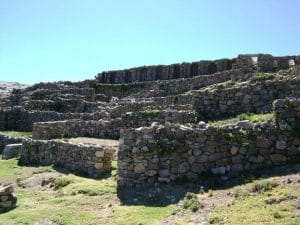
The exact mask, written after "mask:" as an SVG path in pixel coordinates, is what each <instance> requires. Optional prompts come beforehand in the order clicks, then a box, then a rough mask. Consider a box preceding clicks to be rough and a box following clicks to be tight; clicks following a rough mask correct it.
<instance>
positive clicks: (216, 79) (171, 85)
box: [95, 70, 246, 98]
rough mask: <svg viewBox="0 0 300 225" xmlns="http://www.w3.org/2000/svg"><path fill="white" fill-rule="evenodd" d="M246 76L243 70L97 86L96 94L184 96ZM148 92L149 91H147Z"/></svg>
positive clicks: (100, 84) (99, 84)
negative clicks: (186, 93)
mask: <svg viewBox="0 0 300 225" xmlns="http://www.w3.org/2000/svg"><path fill="white" fill-rule="evenodd" d="M244 76H246V75H245V74H243V73H242V72H241V70H230V71H223V72H217V73H215V74H212V75H201V76H195V77H191V78H181V79H173V80H161V81H148V82H140V83H128V84H105V83H104V84H103V83H98V84H96V86H95V89H96V93H102V94H104V95H106V96H117V97H126V96H135V97H144V98H145V97H147V98H148V97H162V96H169V95H177V94H182V93H184V92H187V91H190V90H196V89H199V88H202V87H205V86H208V85H211V84H216V83H220V82H224V81H227V80H230V79H231V77H236V78H239V79H242V78H243V77H244ZM145 90H147V91H145Z"/></svg>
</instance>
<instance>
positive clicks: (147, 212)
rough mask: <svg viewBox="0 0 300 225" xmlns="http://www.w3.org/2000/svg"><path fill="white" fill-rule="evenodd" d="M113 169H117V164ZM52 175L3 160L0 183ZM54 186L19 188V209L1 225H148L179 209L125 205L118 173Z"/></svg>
mask: <svg viewBox="0 0 300 225" xmlns="http://www.w3.org/2000/svg"><path fill="white" fill-rule="evenodd" d="M113 167H114V168H116V167H117V165H116V162H114V166H113ZM51 171H54V170H53V168H52V167H20V166H18V165H17V160H16V159H11V160H0V183H5V182H13V183H16V182H17V180H24V179H26V178H28V177H31V176H32V175H34V174H41V173H43V172H51ZM55 185H56V186H57V188H54V189H46V190H39V189H30V188H21V187H16V189H15V191H16V195H17V197H18V203H17V208H15V209H13V210H11V211H9V212H7V213H5V214H0V224H5V225H10V224H21V225H32V224H34V223H36V222H41V221H52V222H54V223H55V224H58V225H98V224H125V225H126V224H128V225H129V224H146V225H148V224H155V223H157V222H158V221H160V220H162V219H164V218H166V217H167V216H169V215H171V214H172V213H173V212H174V210H175V208H176V206H175V205H169V206H166V207H151V206H144V205H136V206H129V205H124V204H122V203H121V202H120V200H119V199H118V197H117V183H116V170H115V169H114V170H113V171H112V176H110V177H108V178H103V179H100V180H95V179H89V178H84V177H79V176H76V175H73V174H69V175H62V176H61V177H59V178H57V179H56V181H55ZM55 185H54V186H55ZM55 189H56V190H55ZM41 224H43V223H41Z"/></svg>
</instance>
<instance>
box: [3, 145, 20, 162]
mask: <svg viewBox="0 0 300 225" xmlns="http://www.w3.org/2000/svg"><path fill="white" fill-rule="evenodd" d="M21 148H22V143H19V144H9V145H6V146H5V148H4V150H3V152H2V159H12V158H17V157H18V156H19V154H20V151H21Z"/></svg>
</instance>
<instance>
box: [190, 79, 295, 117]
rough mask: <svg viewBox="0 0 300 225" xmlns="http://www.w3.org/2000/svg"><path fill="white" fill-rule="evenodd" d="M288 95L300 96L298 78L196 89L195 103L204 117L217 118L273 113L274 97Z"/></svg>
mask: <svg viewBox="0 0 300 225" xmlns="http://www.w3.org/2000/svg"><path fill="white" fill-rule="evenodd" d="M288 96H295V97H299V96H300V78H299V77H296V78H292V79H290V78H287V79H282V80H276V79H275V80H267V81H262V82H254V83H249V82H247V83H245V84H238V85H235V86H233V87H230V88H224V89H223V88H220V89H218V88H217V89H213V90H209V89H208V90H201V91H198V92H193V100H192V104H193V109H194V110H196V111H197V112H198V113H199V117H200V118H201V119H215V118H222V117H227V116H232V115H237V114H240V113H245V112H253V113H265V112H270V111H271V110H272V102H273V101H274V100H275V99H278V98H285V97H288Z"/></svg>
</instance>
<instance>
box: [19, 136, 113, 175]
mask: <svg viewBox="0 0 300 225" xmlns="http://www.w3.org/2000/svg"><path fill="white" fill-rule="evenodd" d="M115 151H116V149H115V148H114V147H110V146H101V145H89V144H73V143H68V142H64V141H59V140H49V141H43V140H32V139H27V140H24V141H23V147H22V149H21V156H20V163H21V164H23V165H44V166H49V165H52V164H53V165H57V166H60V167H64V168H67V169H69V170H70V171H73V172H75V173H79V174H86V175H88V176H91V177H99V176H101V175H102V174H104V173H106V172H109V171H111V161H112V160H113V157H114V154H115Z"/></svg>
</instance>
